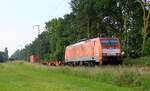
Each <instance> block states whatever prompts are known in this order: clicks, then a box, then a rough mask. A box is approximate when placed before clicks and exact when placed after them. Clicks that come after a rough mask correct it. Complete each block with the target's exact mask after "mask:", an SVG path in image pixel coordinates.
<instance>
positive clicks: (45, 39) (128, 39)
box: [12, 0, 150, 60]
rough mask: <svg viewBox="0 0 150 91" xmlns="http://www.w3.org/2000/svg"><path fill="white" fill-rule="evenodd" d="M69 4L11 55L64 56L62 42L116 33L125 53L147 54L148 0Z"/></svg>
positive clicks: (96, 0) (75, 1)
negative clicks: (33, 37) (42, 30)
mask: <svg viewBox="0 0 150 91" xmlns="http://www.w3.org/2000/svg"><path fill="white" fill-rule="evenodd" d="M70 6H71V9H72V12H71V13H70V14H66V15H64V17H60V18H55V19H52V20H50V21H48V22H46V23H45V27H46V31H44V32H43V33H41V34H40V35H39V36H38V38H36V39H35V40H34V41H33V42H32V43H31V44H28V45H26V46H25V48H24V49H21V50H17V51H16V52H15V53H14V54H13V55H12V58H16V59H24V60H28V59H29V57H30V55H38V56H39V57H40V58H41V60H64V52H65V48H66V46H68V45H70V44H73V43H76V42H78V41H80V40H82V39H89V38H94V37H98V36H107V37H112V36H117V37H118V38H119V39H120V42H121V45H122V49H123V51H125V54H126V56H130V54H131V53H132V52H134V54H135V55H136V56H145V55H150V3H149V1H148V0H71V1H70Z"/></svg>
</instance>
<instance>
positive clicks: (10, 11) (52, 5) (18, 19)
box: [0, 0, 71, 56]
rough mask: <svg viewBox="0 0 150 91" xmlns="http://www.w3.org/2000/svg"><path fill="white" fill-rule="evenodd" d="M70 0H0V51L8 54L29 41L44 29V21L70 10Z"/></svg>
mask: <svg viewBox="0 0 150 91" xmlns="http://www.w3.org/2000/svg"><path fill="white" fill-rule="evenodd" d="M69 2H70V0H0V51H4V49H5V47H8V51H9V56H11V55H12V54H13V53H14V52H15V51H16V50H17V49H22V48H24V46H25V45H26V44H29V43H31V42H32V41H33V40H34V39H35V38H36V37H37V35H38V31H37V28H34V29H33V26H34V25H40V29H41V31H43V30H44V26H45V22H47V21H50V20H51V19H53V18H58V17H63V16H64V15H65V14H68V13H70V12H71V8H70V5H69Z"/></svg>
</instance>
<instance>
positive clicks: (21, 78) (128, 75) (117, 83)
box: [0, 62, 150, 91]
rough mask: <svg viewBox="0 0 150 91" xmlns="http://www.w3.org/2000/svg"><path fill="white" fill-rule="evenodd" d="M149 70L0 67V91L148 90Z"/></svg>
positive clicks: (6, 65) (14, 64)
mask: <svg viewBox="0 0 150 91" xmlns="http://www.w3.org/2000/svg"><path fill="white" fill-rule="evenodd" d="M148 69H149V67H146V68H145V67H140V68H139V67H126V66H117V67H112V66H105V67H93V68H92V67H91V68H90V67H89V68H88V67H75V68H73V67H45V66H42V65H39V64H29V63H26V62H13V63H3V64H0V91H150V86H149V84H150V71H148Z"/></svg>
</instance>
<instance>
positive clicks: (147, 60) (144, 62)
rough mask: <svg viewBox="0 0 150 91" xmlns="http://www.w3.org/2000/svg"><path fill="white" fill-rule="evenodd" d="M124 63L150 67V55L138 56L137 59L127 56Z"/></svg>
mask: <svg viewBox="0 0 150 91" xmlns="http://www.w3.org/2000/svg"><path fill="white" fill-rule="evenodd" d="M124 64H125V65H138V66H149V67H150V56H145V57H141V58H136V59H131V58H127V59H125V60H124Z"/></svg>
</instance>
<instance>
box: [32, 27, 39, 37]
mask: <svg viewBox="0 0 150 91" xmlns="http://www.w3.org/2000/svg"><path fill="white" fill-rule="evenodd" d="M35 27H37V29H38V35H40V25H34V26H33V29H34V28H35Z"/></svg>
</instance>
